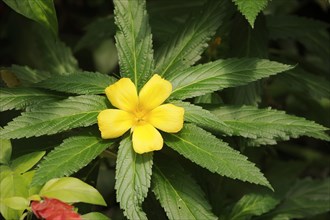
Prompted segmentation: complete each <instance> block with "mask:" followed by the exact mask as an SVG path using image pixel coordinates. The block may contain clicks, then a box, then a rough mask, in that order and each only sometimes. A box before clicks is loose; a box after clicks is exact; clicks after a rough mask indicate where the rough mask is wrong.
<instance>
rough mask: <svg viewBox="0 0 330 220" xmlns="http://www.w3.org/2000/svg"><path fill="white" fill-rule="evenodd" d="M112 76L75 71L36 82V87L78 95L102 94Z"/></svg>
mask: <svg viewBox="0 0 330 220" xmlns="http://www.w3.org/2000/svg"><path fill="white" fill-rule="evenodd" d="M115 81H116V79H115V78H114V77H111V76H108V75H105V74H101V73H92V72H76V73H72V74H71V75H68V76H53V77H50V78H49V79H47V80H45V81H42V82H40V83H38V84H36V86H37V87H41V88H45V89H51V90H55V91H60V92H67V93H75V94H80V95H93V94H103V93H104V90H105V88H106V87H107V86H109V85H110V84H112V83H114V82H115Z"/></svg>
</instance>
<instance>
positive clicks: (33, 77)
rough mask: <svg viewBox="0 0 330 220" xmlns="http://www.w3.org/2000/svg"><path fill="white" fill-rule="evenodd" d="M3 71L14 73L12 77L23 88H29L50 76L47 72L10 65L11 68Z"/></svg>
mask: <svg viewBox="0 0 330 220" xmlns="http://www.w3.org/2000/svg"><path fill="white" fill-rule="evenodd" d="M5 69H6V70H8V71H10V72H12V73H14V75H15V76H16V77H17V78H18V79H19V82H20V84H21V85H23V86H29V85H31V84H33V83H37V82H40V81H42V80H44V79H47V78H49V77H50V76H51V74H50V73H49V72H46V71H41V70H36V69H32V68H30V67H28V66H18V65H12V66H11V67H8V68H5Z"/></svg>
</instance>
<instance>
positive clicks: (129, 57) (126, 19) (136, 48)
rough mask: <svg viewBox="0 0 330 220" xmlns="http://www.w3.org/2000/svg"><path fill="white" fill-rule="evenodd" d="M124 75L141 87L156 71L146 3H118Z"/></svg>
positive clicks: (118, 38) (139, 0)
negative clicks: (154, 69) (153, 71)
mask: <svg viewBox="0 0 330 220" xmlns="http://www.w3.org/2000/svg"><path fill="white" fill-rule="evenodd" d="M114 6H115V12H114V13H115V23H116V25H117V27H118V30H117V33H116V36H115V38H116V46H117V50H118V57H119V64H120V72H121V75H122V76H123V77H129V78H131V80H132V81H133V82H134V84H135V85H136V86H137V87H138V88H140V86H141V85H143V84H144V83H145V82H146V81H147V80H148V79H149V78H150V76H151V74H152V70H153V65H154V63H153V50H152V35H151V30H150V26H149V21H148V14H147V12H146V2H145V0H136V1H122V0H114Z"/></svg>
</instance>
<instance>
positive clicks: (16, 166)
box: [10, 151, 46, 174]
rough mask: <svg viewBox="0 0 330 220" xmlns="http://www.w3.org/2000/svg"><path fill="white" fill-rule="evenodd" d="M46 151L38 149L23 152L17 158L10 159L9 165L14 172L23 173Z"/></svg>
mask: <svg viewBox="0 0 330 220" xmlns="http://www.w3.org/2000/svg"><path fill="white" fill-rule="evenodd" d="M45 153H46V151H39V152H32V153H29V154H25V155H23V156H20V157H19V158H16V159H15V160H13V161H12V163H11V164H10V167H11V168H12V169H13V170H14V171H15V172H16V173H19V174H21V173H25V172H26V171H28V170H29V169H31V168H32V167H33V166H34V165H36V164H37V163H38V162H39V160H41V158H42V157H43V156H44V155H45Z"/></svg>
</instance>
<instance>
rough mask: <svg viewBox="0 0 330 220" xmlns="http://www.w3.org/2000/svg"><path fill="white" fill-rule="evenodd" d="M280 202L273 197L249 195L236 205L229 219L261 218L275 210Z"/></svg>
mask: <svg viewBox="0 0 330 220" xmlns="http://www.w3.org/2000/svg"><path fill="white" fill-rule="evenodd" d="M279 202H280V201H279V200H278V199H276V198H275V197H273V196H271V195H267V194H247V195H244V196H243V197H242V198H241V199H240V200H239V201H238V202H237V203H236V204H235V206H234V207H233V209H232V210H231V214H230V216H229V218H228V219H230V220H245V219H249V218H250V217H251V216H259V215H262V214H264V213H266V212H269V211H270V210H271V209H273V208H275V206H276V205H277V204H278V203H279Z"/></svg>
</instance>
